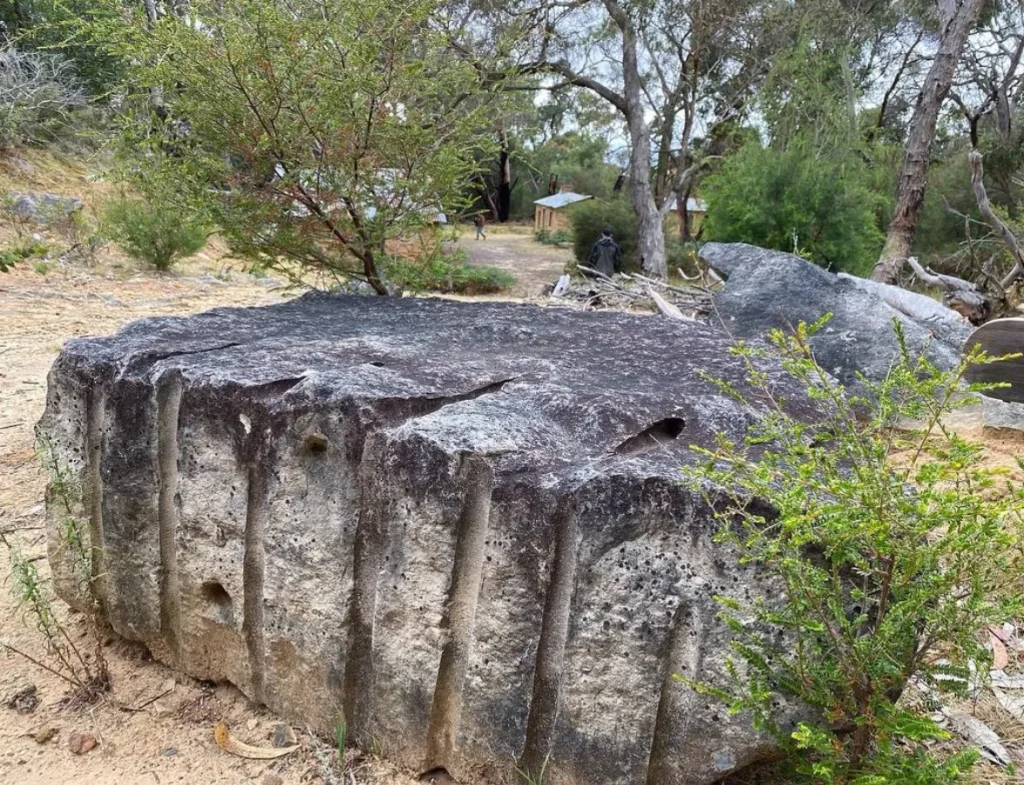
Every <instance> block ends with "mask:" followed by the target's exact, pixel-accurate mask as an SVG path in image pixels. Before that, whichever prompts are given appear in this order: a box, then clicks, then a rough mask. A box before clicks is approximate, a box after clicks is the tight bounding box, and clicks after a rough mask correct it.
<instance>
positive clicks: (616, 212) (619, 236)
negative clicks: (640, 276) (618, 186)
mask: <svg viewBox="0 0 1024 785" xmlns="http://www.w3.org/2000/svg"><path fill="white" fill-rule="evenodd" d="M569 220H570V221H571V222H572V238H573V245H572V250H573V255H574V256H575V257H576V261H577V262H582V263H584V264H586V261H587V257H588V256H589V254H590V247H591V246H592V245H593V244H594V243H596V242H597V241H598V239H600V237H601V230H602V229H604V228H605V227H608V228H610V229H611V230H612V234H613V236H614V237H615V242H617V243H618V244H619V247H620V248H622V261H623V266H624V267H625V268H626V269H630V268H633V267H636V268H637V269H639V260H638V259H637V256H636V214H635V213H634V212H633V208H632V207H631V206H630V204H629V202H628V201H626V200H625V199H611V200H609V201H607V202H605V201H601V200H598V199H590V200H588V201H586V202H579V203H578V204H574V205H573V206H572V208H571V211H570V213H569Z"/></svg>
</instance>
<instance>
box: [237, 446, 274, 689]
mask: <svg viewBox="0 0 1024 785" xmlns="http://www.w3.org/2000/svg"><path fill="white" fill-rule="evenodd" d="M267 481H268V476H267V467H266V466H265V465H264V462H263V461H262V460H261V459H260V458H256V459H255V460H254V461H253V463H252V465H251V466H250V467H249V477H248V489H247V491H246V506H245V555H244V557H243V560H242V634H243V635H244V637H245V646H246V649H247V650H248V652H249V674H250V685H251V687H252V692H253V697H254V698H255V699H256V700H258V701H261V702H262V701H263V693H264V681H265V673H266V663H265V660H266V651H265V648H264V642H263V593H264V581H265V577H266V551H265V543H264V534H263V532H264V528H265V527H266V518H267Z"/></svg>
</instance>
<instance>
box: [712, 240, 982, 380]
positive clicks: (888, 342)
mask: <svg viewBox="0 0 1024 785" xmlns="http://www.w3.org/2000/svg"><path fill="white" fill-rule="evenodd" d="M700 254H701V257H702V258H703V259H704V260H705V261H706V262H707V263H708V264H709V265H711V267H712V268H713V269H714V270H715V271H716V272H717V273H719V274H720V275H721V276H722V277H723V278H726V279H727V280H726V284H725V286H724V288H723V289H722V290H721V291H720V292H719V293H718V294H717V295H716V296H715V312H716V313H717V317H718V319H719V320H720V323H721V326H722V327H723V328H724V329H726V330H727V331H728V332H729V333H731V334H732V335H734V336H736V337H737V338H745V339H746V338H755V337H761V336H763V335H764V334H765V333H766V332H767V331H768V330H770V329H772V328H775V327H777V328H781V329H789V328H791V327H793V326H795V325H797V324H799V323H800V322H807V323H811V322H814V321H816V320H818V319H819V318H821V317H822V316H823V315H824V314H826V313H831V314H833V317H832V319H831V321H830V322H829V323H828V325H827V326H826V327H825V328H824V329H823V330H821V331H820V332H819V333H818V334H817V335H816V336H815V337H814V339H813V341H812V344H813V347H814V353H815V357H816V359H817V361H818V363H819V364H820V365H821V366H822V368H824V369H825V370H827V371H828V372H829V373H831V374H832V375H833V376H835V377H836V378H837V379H838V380H839V381H840V382H841V383H842V384H843V385H845V386H848V387H849V386H852V387H854V388H857V387H859V383H858V382H857V374H858V373H860V374H863V375H864V376H865V377H866V378H867V379H869V380H871V381H881V380H882V379H883V378H885V375H886V373H887V372H888V370H889V368H890V366H891V365H892V362H893V360H894V359H895V357H896V356H897V352H898V345H897V343H896V337H895V335H894V333H893V329H892V320H893V319H894V318H896V319H899V321H900V322H901V323H902V325H903V329H904V332H905V334H906V337H907V344H908V346H909V348H910V350H911V351H912V352H913V353H914V354H921V353H923V354H925V355H926V356H927V357H928V359H929V360H931V361H932V362H933V363H935V364H936V365H937V366H938V367H940V368H943V369H949V368H952V367H954V366H955V365H956V364H957V363H958V362H959V361H960V356H961V350H962V348H963V345H964V341H966V340H967V337H968V336H969V335H970V333H971V326H970V324H969V323H968V322H967V320H965V319H964V318H963V317H961V316H960V315H959V314H957V313H955V312H954V311H952V310H950V309H948V308H945V307H944V306H942V305H940V304H938V303H935V302H934V301H929V302H930V303H931V304H930V305H929V302H926V301H927V300H928V298H926V297H924V296H923V295H915V294H913V293H912V292H905V291H903V290H898V289H897V287H887V286H884V285H881V284H873V283H872V282H869V281H862V280H859V279H854V278H852V277H851V276H845V275H833V274H832V273H830V272H828V271H827V270H824V269H822V268H820V267H818V266H817V265H815V264H812V263H811V262H808V261H806V260H804V259H801V258H799V257H797V256H793V255H791V254H787V253H781V252H779V251H768V250H765V249H763V248H758V247H756V246H753V245H746V244H743V243H708V244H706V245H705V246H704V247H703V248H702V249H701V252H700ZM893 290H895V291H893ZM893 304H898V305H899V306H900V307H899V308H896V307H893Z"/></svg>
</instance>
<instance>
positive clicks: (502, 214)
mask: <svg viewBox="0 0 1024 785" xmlns="http://www.w3.org/2000/svg"><path fill="white" fill-rule="evenodd" d="M498 138H499V139H500V141H501V152H500V153H499V155H498V221H499V222H500V223H508V219H509V215H510V214H511V212H512V166H511V164H510V162H509V150H508V134H507V133H506V132H505V129H504V128H502V129H501V131H500V132H499V134H498Z"/></svg>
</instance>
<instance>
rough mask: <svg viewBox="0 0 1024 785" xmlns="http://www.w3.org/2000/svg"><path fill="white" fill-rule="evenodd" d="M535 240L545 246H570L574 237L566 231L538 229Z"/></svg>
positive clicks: (534, 234)
mask: <svg viewBox="0 0 1024 785" xmlns="http://www.w3.org/2000/svg"><path fill="white" fill-rule="evenodd" d="M533 239H534V240H536V241H537V242H539V243H543V244H544V245H568V244H569V243H571V242H572V235H571V234H569V232H567V231H565V230H564V229H555V231H553V232H552V231H550V230H548V229H538V230H537V231H536V232H534V233H533Z"/></svg>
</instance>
